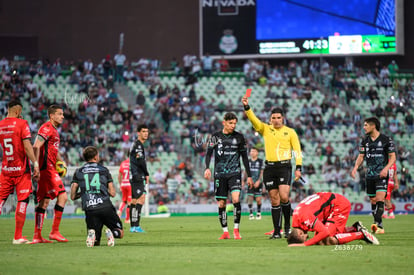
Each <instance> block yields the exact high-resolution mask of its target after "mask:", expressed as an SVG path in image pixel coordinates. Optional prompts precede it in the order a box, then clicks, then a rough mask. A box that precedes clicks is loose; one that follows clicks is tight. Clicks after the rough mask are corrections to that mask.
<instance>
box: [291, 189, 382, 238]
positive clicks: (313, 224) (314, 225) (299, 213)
mask: <svg viewBox="0 0 414 275" xmlns="http://www.w3.org/2000/svg"><path fill="white" fill-rule="evenodd" d="M350 212H351V203H350V202H349V200H348V199H347V198H345V197H344V196H342V195H340V194H335V193H330V192H320V193H316V194H314V195H311V196H309V197H307V198H305V199H304V200H302V201H301V202H300V203H299V204H298V205H297V206H296V208H295V210H294V211H293V217H292V227H293V229H292V231H291V233H290V234H289V236H288V238H287V242H288V244H289V246H310V245H315V244H319V245H337V244H345V243H348V242H351V241H355V240H365V241H366V242H367V243H370V244H376V245H378V244H379V242H378V240H377V238H375V237H374V236H373V235H371V234H370V233H369V232H368V231H367V230H366V228H365V227H364V226H363V225H362V224H361V222H356V223H354V225H353V226H349V227H347V226H346V222H347V220H348V217H349V214H350ZM309 231H311V232H315V235H314V237H313V238H311V239H309V240H307V238H308V234H307V233H308V232H309Z"/></svg>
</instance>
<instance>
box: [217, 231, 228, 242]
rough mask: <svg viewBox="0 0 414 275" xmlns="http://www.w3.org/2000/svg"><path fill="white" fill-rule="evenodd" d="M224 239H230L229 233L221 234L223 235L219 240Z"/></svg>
mask: <svg viewBox="0 0 414 275" xmlns="http://www.w3.org/2000/svg"><path fill="white" fill-rule="evenodd" d="M226 239H230V234H229V232H223V235H221V237H220V238H219V240H226Z"/></svg>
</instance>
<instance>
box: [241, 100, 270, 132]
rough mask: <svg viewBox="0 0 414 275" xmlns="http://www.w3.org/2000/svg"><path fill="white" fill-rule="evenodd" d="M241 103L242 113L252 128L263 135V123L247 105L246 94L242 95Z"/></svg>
mask: <svg viewBox="0 0 414 275" xmlns="http://www.w3.org/2000/svg"><path fill="white" fill-rule="evenodd" d="M242 103H243V107H244V113H245V114H246V116H247V118H248V119H249V120H250V122H251V123H252V125H253V128H254V129H255V130H256V131H257V132H259V133H260V134H261V135H263V131H264V127H265V126H264V123H263V122H262V121H261V120H260V119H259V118H258V117H257V116H256V115H255V114H254V113H253V111H252V110H251V109H250V106H249V98H248V97H247V96H243V97H242Z"/></svg>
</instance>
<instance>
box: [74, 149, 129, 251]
mask: <svg viewBox="0 0 414 275" xmlns="http://www.w3.org/2000/svg"><path fill="white" fill-rule="evenodd" d="M83 158H84V160H85V161H86V163H85V164H84V165H83V166H82V167H80V168H78V169H76V171H75V173H74V175H73V179H72V186H71V194H70V197H71V199H72V200H76V199H78V198H82V209H83V210H84V211H85V215H86V219H85V221H86V227H87V230H88V237H87V239H86V245H87V246H88V247H93V246H98V245H100V241H101V234H102V228H103V226H104V225H105V226H106V227H107V229H106V230H105V235H106V237H107V241H108V243H107V244H108V246H114V245H115V241H114V238H119V239H120V238H122V237H123V236H124V231H123V228H122V222H121V220H120V218H119V216H118V215H117V213H116V210H115V207H114V205H113V204H112V202H111V199H110V197H115V195H116V190H115V186H114V184H113V180H112V176H111V173H110V172H109V170H108V168H106V167H104V166H102V165H100V164H99V163H98V162H99V153H98V149H97V148H96V147H93V146H88V147H86V148H85V149H84V150H83ZM79 189H80V192H79V193H78V190H79Z"/></svg>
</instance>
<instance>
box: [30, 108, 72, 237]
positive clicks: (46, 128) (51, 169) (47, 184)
mask: <svg viewBox="0 0 414 275" xmlns="http://www.w3.org/2000/svg"><path fill="white" fill-rule="evenodd" d="M47 114H48V117H49V121H48V122H46V123H44V124H43V125H42V126H41V127H40V128H39V131H38V133H37V137H36V140H35V143H34V145H33V150H34V153H35V157H36V159H37V160H38V162H39V167H40V178H39V181H38V187H37V192H36V195H37V201H38V205H37V206H36V209H35V231H34V236H33V241H32V242H31V243H32V244H36V243H51V242H52V241H49V240H46V239H45V238H43V237H42V228H43V221H44V218H45V212H46V208H47V207H48V205H49V202H50V200H53V199H55V198H57V200H56V204H55V208H54V215H53V225H52V231H51V232H50V234H49V239H50V240H56V241H58V242H67V241H68V239H66V238H65V237H63V236H62V234H60V232H59V226H60V222H61V220H62V215H63V210H64V208H65V205H66V202H67V200H68V196H67V194H66V190H65V186H64V185H63V182H62V179H61V178H60V176H59V174H58V172H57V171H56V161H63V159H62V157H61V156H60V154H59V144H60V136H59V132H58V127H59V126H60V125H61V124H62V122H63V118H64V116H63V109H62V107H60V106H59V105H51V106H49V108H48V109H47Z"/></svg>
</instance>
